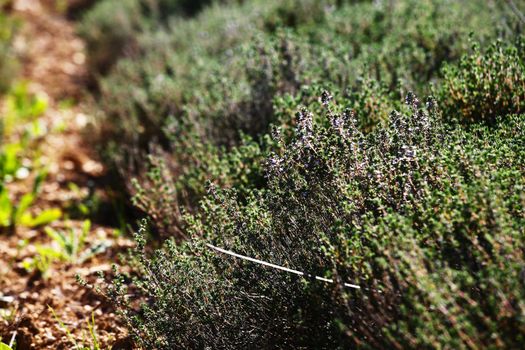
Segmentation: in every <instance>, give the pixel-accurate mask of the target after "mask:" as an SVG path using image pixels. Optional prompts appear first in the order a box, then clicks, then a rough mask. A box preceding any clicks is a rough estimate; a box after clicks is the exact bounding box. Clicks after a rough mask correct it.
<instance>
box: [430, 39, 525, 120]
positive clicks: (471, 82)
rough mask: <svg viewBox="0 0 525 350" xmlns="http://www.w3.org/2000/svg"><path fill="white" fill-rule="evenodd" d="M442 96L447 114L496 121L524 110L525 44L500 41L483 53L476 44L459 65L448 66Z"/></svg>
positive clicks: (441, 91) (520, 40)
mask: <svg viewBox="0 0 525 350" xmlns="http://www.w3.org/2000/svg"><path fill="white" fill-rule="evenodd" d="M444 72H445V78H444V82H443V85H442V86H441V90H440V95H441V96H443V102H444V103H443V105H442V107H443V110H444V113H445V115H447V116H448V117H459V119H460V121H462V122H465V123H469V122H480V121H484V122H488V123H494V121H495V120H496V119H497V117H499V116H503V115H507V114H514V113H516V114H518V113H523V112H524V111H525V43H524V42H523V39H522V38H520V39H519V40H518V41H517V43H516V45H511V44H505V43H503V42H501V41H499V42H497V43H495V44H493V45H491V46H490V47H489V48H488V49H487V50H486V52H482V51H481V50H480V49H479V47H478V46H477V45H476V46H475V48H474V52H473V53H472V54H471V55H468V56H465V57H463V58H462V59H461V61H460V63H459V64H458V65H457V66H448V67H446V69H445V71H444Z"/></svg>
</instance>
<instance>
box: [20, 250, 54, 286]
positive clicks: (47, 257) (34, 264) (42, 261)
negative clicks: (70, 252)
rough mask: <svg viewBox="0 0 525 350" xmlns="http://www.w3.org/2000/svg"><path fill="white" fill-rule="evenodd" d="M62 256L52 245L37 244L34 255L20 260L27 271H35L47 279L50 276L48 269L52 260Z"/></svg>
mask: <svg viewBox="0 0 525 350" xmlns="http://www.w3.org/2000/svg"><path fill="white" fill-rule="evenodd" d="M61 258H62V255H61V254H60V252H58V251H56V250H55V249H54V248H52V247H46V246H41V245H37V246H36V255H35V256H34V257H32V258H26V259H25V260H24V261H22V266H23V268H24V269H25V270H26V271H27V272H31V273H32V272H35V271H37V272H38V273H39V274H40V276H42V278H44V279H47V278H49V276H50V269H51V266H52V264H53V263H54V262H56V261H59V260H60V259H61Z"/></svg>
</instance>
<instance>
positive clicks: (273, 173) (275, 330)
mask: <svg viewBox="0 0 525 350" xmlns="http://www.w3.org/2000/svg"><path fill="white" fill-rule="evenodd" d="M328 96H330V95H329V94H327V93H325V94H323V96H322V98H321V101H322V102H323V105H324V108H325V112H324V113H323V114H324V118H319V119H317V118H313V115H312V114H311V113H310V112H308V111H307V110H306V109H303V110H301V111H299V112H298V113H297V117H296V128H295V131H294V136H293V137H292V138H291V140H290V141H288V142H285V141H283V140H280V141H279V142H280V143H281V146H280V147H279V148H280V149H279V151H278V153H276V154H274V155H272V156H270V157H269V158H268V159H267V160H266V162H265V163H266V166H265V167H266V177H267V181H268V184H267V186H265V188H264V189H262V190H253V191H251V192H250V194H248V195H244V196H239V194H238V191H237V190H236V189H235V188H233V189H229V190H219V189H217V188H216V187H215V186H211V187H210V189H209V193H210V195H209V196H208V197H207V198H206V199H205V200H204V201H203V202H202V210H201V211H200V214H198V215H197V216H189V217H187V221H186V223H187V225H188V226H187V230H188V232H189V233H190V235H191V237H192V239H191V240H190V242H188V243H183V244H182V245H181V246H176V245H175V244H174V243H173V242H171V241H169V242H167V243H166V246H165V248H164V249H162V250H160V251H157V252H155V253H154V254H153V255H151V256H148V255H146V253H145V251H143V250H142V248H143V245H144V242H143V241H141V240H142V238H141V239H139V247H138V249H139V250H138V252H137V261H138V264H139V265H138V271H137V272H138V274H137V277H136V278H135V281H134V284H135V285H136V286H138V287H139V288H140V290H141V291H142V293H143V296H144V298H145V300H148V301H149V302H148V303H147V304H143V305H142V306H141V308H140V311H139V312H138V313H135V312H134V311H133V308H131V307H130V306H129V305H131V304H128V302H129V300H127V299H126V298H125V297H124V295H126V293H127V292H126V288H125V284H124V283H123V281H124V280H125V278H124V276H117V278H116V280H115V283H114V284H113V286H112V287H111V288H110V289H109V293H110V295H112V297H113V298H115V300H116V301H117V302H118V303H119V305H121V306H122V307H123V308H124V310H125V312H124V313H123V316H124V318H125V320H126V321H127V322H128V324H129V326H130V327H131V330H132V331H133V332H134V334H135V335H136V336H137V340H138V342H139V343H140V344H141V345H143V346H144V347H147V348H194V347H197V348H198V347H206V346H219V347H223V346H224V347H225V348H239V347H243V348H246V347H248V348H249V347H253V346H254V345H255V344H257V346H262V347H265V345H264V344H268V345H269V344H281V345H282V346H283V347H308V348H317V347H323V346H325V347H330V348H348V347H352V346H357V345H360V346H364V347H369V348H390V347H396V346H397V347H402V348H422V347H429V348H436V347H451V348H464V347H468V346H476V347H501V346H503V347H510V348H512V347H517V346H519V344H520V343H521V342H522V341H523V338H524V337H525V335H524V334H523V333H522V332H521V331H517V330H519V329H523V327H524V326H525V325H524V324H523V320H522V318H521V314H522V312H523V311H524V310H523V307H522V300H524V298H525V295H524V293H523V288H522V287H521V282H520V277H518V276H519V275H520V273H521V272H520V271H521V270H522V266H523V254H522V253H523V251H524V249H525V246H524V245H523V242H525V241H524V238H525V236H524V235H525V232H524V230H523V227H525V226H524V224H525V216H524V205H525V197H524V196H523V193H524V192H523V188H524V186H525V182H524V179H525V177H524V176H523V165H524V164H525V163H524V162H525V153H524V150H523V147H521V146H520V145H522V144H523V141H524V140H525V134H524V133H523V131H524V130H525V129H524V126H525V125H524V121H525V118H524V117H523V115H519V116H518V115H514V116H512V115H508V116H506V117H505V118H504V119H502V120H501V121H500V123H499V124H498V125H497V127H496V129H488V128H486V127H484V126H478V127H474V128H473V129H472V130H468V131H467V130H464V129H462V128H460V127H450V126H447V125H445V124H443V122H442V118H441V116H440V112H439V111H438V110H436V108H435V106H436V102H435V101H434V100H433V99H429V100H428V103H427V107H426V108H423V109H421V108H420V107H419V101H418V100H417V98H416V97H415V96H414V95H413V94H408V95H407V99H406V100H407V104H408V107H409V111H410V113H406V114H401V113H398V112H393V113H392V114H391V115H390V117H389V122H388V124H387V125H386V126H385V127H384V128H380V129H377V130H374V131H372V132H371V133H370V134H368V135H365V134H363V133H361V132H360V131H359V130H358V129H357V128H356V124H357V121H356V120H355V116H354V115H353V113H351V111H346V112H342V113H334V111H333V110H332V106H334V105H335V103H333V102H332V101H331V100H330V99H329V98H327V97H328ZM321 119H325V120H327V121H328V123H324V122H316V120H321ZM205 242H213V244H215V245H218V246H221V247H226V248H228V249H232V250H234V251H236V252H239V253H242V254H246V255H248V256H252V257H256V258H258V259H262V260H265V261H269V262H273V263H277V264H279V265H284V266H287V267H290V268H294V269H298V270H301V271H307V272H308V273H310V274H312V275H318V276H324V277H326V278H330V279H334V280H336V281H339V283H336V285H335V286H333V285H326V284H322V283H319V282H316V281H311V280H301V279H299V280H298V279H297V278H296V277H294V276H293V275H287V274H283V273H281V272H279V271H275V270H272V269H266V268H262V267H260V266H257V265H253V264H250V263H243V262H239V261H236V260H232V259H231V258H229V257H224V256H216V255H215V253H213V252H210V251H209V250H206V248H205V246H204V243H205ZM341 282H350V283H357V284H359V285H361V286H362V289H361V290H357V291H355V290H350V289H345V288H343V287H341V286H340V283H341ZM500 291H505V292H502V293H500ZM126 305H128V306H127V307H126ZM510 305H513V306H510ZM502 310H505V311H504V312H502ZM504 320H505V321H504ZM247 335H249V336H247Z"/></svg>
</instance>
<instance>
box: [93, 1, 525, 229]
mask: <svg viewBox="0 0 525 350" xmlns="http://www.w3.org/2000/svg"><path fill="white" fill-rule="evenodd" d="M134 3H135V2H134ZM100 6H108V7H109V6H111V5H110V1H106V2H101V3H100ZM130 6H131V5H130ZM133 6H136V8H137V9H139V8H140V6H138V5H133ZM115 11H117V10H115ZM115 11H110V10H105V11H102V10H100V11H95V10H93V12H90V13H88V14H87V15H86V19H85V23H86V24H85V27H87V28H89V29H90V30H93V31H97V30H98V31H99V33H100V35H101V36H102V41H101V42H100V45H103V42H104V40H108V38H106V37H105V35H104V33H107V32H108V30H107V29H104V28H105V27H104V25H102V24H97V21H93V22H90V20H89V18H90V16H101V18H105V20H107V22H108V24H109V25H113V24H114V22H115V21H114V16H113V13H114V12H115ZM137 11H138V10H137ZM109 13H111V14H112V16H111V17H108V14H109ZM124 18H125V19H126V21H128V20H137V21H138V22H140V23H139V24H137V25H138V26H141V28H142V29H141V30H140V34H136V33H137V32H136V31H131V30H130V33H133V34H130V35H131V36H132V37H133V42H134V43H133V45H132V46H133V47H134V48H133V49H132V50H131V49H130V50H129V52H128V57H127V58H125V59H122V60H120V61H118V62H117V63H116V65H115V66H113V67H112V68H111V69H110V71H109V74H108V75H107V77H102V78H100V79H99V80H98V88H99V91H98V93H97V96H98V105H99V107H100V108H101V110H102V111H101V114H100V118H99V119H98V123H97V131H98V135H99V139H98V140H99V141H100V142H99V143H98V144H99V145H100V146H101V153H102V154H104V155H105V157H106V160H107V161H108V164H109V165H113V166H114V169H115V172H116V173H118V174H120V176H121V178H122V180H123V181H122V182H123V183H124V184H125V188H126V189H127V191H129V192H130V193H131V194H132V195H138V196H139V197H140V198H141V200H138V201H136V203H137V205H138V206H139V208H140V209H141V210H143V211H145V212H146V214H149V215H151V216H154V217H159V215H160V216H161V217H162V218H163V219H162V220H157V219H155V220H154V222H159V227H158V230H159V231H161V232H164V234H165V235H172V234H175V235H179V236H183V234H181V232H180V231H181V230H180V215H179V217H177V218H175V217H172V216H170V215H166V213H169V212H170V211H173V212H176V213H179V212H181V210H180V208H181V207H186V206H187V205H188V204H189V206H187V209H188V210H195V208H196V206H195V204H196V203H197V202H198V200H199V198H201V196H202V195H203V193H204V191H203V188H204V186H203V184H204V182H205V180H209V179H213V180H214V181H216V180H217V176H215V175H216V174H222V175H220V176H218V177H220V182H218V183H219V184H220V185H221V186H223V185H224V186H227V187H229V186H236V185H237V184H238V183H237V180H239V178H235V176H236V174H238V170H236V169H241V170H240V172H243V174H238V175H241V176H242V177H243V178H244V179H246V178H247V177H248V178H249V180H248V183H247V184H246V181H245V183H244V184H243V186H245V187H249V188H253V187H258V186H261V185H262V184H263V183H264V180H261V178H262V172H261V171H260V167H258V166H257V165H256V164H258V161H257V160H258V159H260V157H261V155H267V153H268V150H267V149H266V147H267V146H268V144H267V143H266V140H267V138H266V137H265V136H264V135H265V134H267V133H268V132H269V130H270V125H271V124H276V125H279V126H283V127H284V129H285V131H286V129H289V128H288V127H286V125H287V124H288V123H289V122H290V116H291V115H293V113H294V111H295V110H296V109H297V108H298V107H299V106H301V105H303V106H307V107H308V108H309V109H311V110H312V111H313V112H315V109H312V108H311V107H312V106H314V105H315V107H314V108H319V106H320V104H319V102H318V96H319V93H320V90H322V88H329V89H330V90H331V91H332V93H333V94H334V96H336V97H343V98H344V103H345V106H341V109H344V108H351V109H354V110H355V111H356V115H357V118H358V121H359V125H360V127H361V128H362V129H363V130H367V131H370V130H371V129H373V128H374V127H375V126H376V125H378V124H382V123H384V122H385V121H386V120H387V119H388V114H389V113H390V111H392V110H393V109H395V108H397V109H399V108H400V106H399V103H398V101H399V100H400V98H401V96H402V95H404V94H405V93H406V91H408V90H415V91H422V92H424V93H426V92H428V91H429V90H430V89H429V85H428V82H436V81H439V80H440V79H441V77H442V73H441V68H442V67H443V65H444V63H446V62H454V61H456V60H458V59H459V58H460V57H461V55H462V54H463V53H465V52H466V51H468V50H469V48H470V46H471V45H470V43H469V39H468V34H469V33H470V32H474V33H476V34H475V38H476V40H479V41H480V42H481V43H484V42H485V41H486V40H487V39H488V38H493V37H496V36H501V37H507V36H511V35H514V32H513V30H512V29H511V28H518V29H519V28H521V27H520V25H519V24H517V22H518V21H516V18H515V16H514V15H513V14H511V13H509V10H508V8H507V7H505V6H503V5H502V4H493V3H488V2H486V1H473V2H467V3H463V2H462V3H456V2H452V3H451V2H449V1H413V0H405V1H395V2H379V3H378V2H369V1H358V2H356V1H330V0H326V1H310V0H308V1H301V2H300V5H299V3H298V1H296V0H286V1H266V0H264V1H262V0H252V1H245V2H239V3H237V2H229V3H228V4H227V5H211V6H209V7H205V8H204V9H203V10H202V11H201V12H199V13H198V14H196V15H195V16H194V17H191V18H180V17H173V18H171V19H166V20H162V21H160V22H159V20H158V19H156V18H154V17H151V18H150V19H149V20H142V19H140V18H141V17H140V16H139V15H137V16H131V15H130V16H124ZM101 23H102V22H101ZM151 23H153V25H151ZM159 23H162V25H159ZM487 23H491V24H490V25H489V24H487ZM83 26H84V25H83ZM130 26H131V27H132V25H130ZM118 27H119V28H127V27H128V25H127V24H126V25H118ZM110 32H111V33H118V30H117V31H115V32H114V31H110ZM94 42H95V43H99V40H98V39H94ZM97 45H98V44H97ZM110 46H112V47H117V46H118V45H110ZM102 52H105V53H107V54H108V55H109V56H110V57H114V56H115V55H114V54H113V53H111V52H110V51H109V50H106V49H102ZM91 56H92V57H96V54H94V55H91ZM95 59H96V58H95ZM343 107H344V108H343ZM246 138H250V139H251V141H250V144H251V145H254V146H250V147H245V146H243V145H245V141H246ZM256 147H257V148H259V149H258V150H257V149H256ZM230 150H233V152H234V153H238V152H239V150H242V152H243V154H242V155H241V158H242V159H243V162H242V164H244V165H247V164H250V165H249V166H248V169H246V168H245V167H237V168H235V167H233V166H231V165H232V164H231V163H230V162H229V161H228V159H229V158H230V157H231V153H230ZM252 151H253V152H255V153H253V154H250V152H252ZM149 156H154V157H156V158H157V159H158V160H157V161H156V163H162V164H164V165H163V166H164V167H165V168H166V169H167V175H166V174H164V175H163V180H161V182H162V184H163V185H166V186H168V187H170V188H171V189H170V190H169V191H168V192H167V194H164V195H169V197H170V198H169V199H166V200H164V199H161V198H163V197H164V195H160V194H159V193H158V192H162V191H164V188H162V186H160V187H159V184H157V185H154V184H152V183H151V179H150V167H149V164H148V163H149V160H148V158H149ZM252 164H254V165H252ZM232 169H235V170H232ZM244 170H246V172H244ZM248 171H249V174H248ZM163 172H164V173H165V172H166V171H165V170H163ZM212 174H213V175H212ZM229 174H232V175H233V176H234V177H233V178H228V175H229ZM133 177H137V178H138V181H139V184H140V185H139V186H135V185H134V184H132V183H131V179H132V178H133ZM242 181H244V180H242ZM141 188H142V189H141ZM148 192H149V193H151V196H149V195H148V194H147V193H148ZM153 202H156V203H153ZM161 213H162V214H161ZM169 227H172V228H174V227H177V228H176V229H170V228H169Z"/></svg>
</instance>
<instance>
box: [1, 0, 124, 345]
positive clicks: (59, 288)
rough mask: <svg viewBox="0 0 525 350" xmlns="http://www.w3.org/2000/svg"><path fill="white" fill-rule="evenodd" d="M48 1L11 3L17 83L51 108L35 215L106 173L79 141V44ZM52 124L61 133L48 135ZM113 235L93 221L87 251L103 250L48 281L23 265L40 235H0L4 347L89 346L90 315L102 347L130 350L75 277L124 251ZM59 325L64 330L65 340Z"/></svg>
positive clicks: (68, 200) (105, 265)
mask: <svg viewBox="0 0 525 350" xmlns="http://www.w3.org/2000/svg"><path fill="white" fill-rule="evenodd" d="M50 3H53V2H52V1H44V0H15V1H14V6H13V14H14V15H15V16H17V17H19V18H21V20H22V22H23V26H22V28H21V30H20V31H19V33H18V37H17V39H16V41H15V48H16V50H17V52H18V53H19V55H20V57H21V65H22V74H21V75H22V79H23V80H25V81H28V82H29V84H30V85H29V89H30V90H31V91H32V92H33V93H35V94H39V95H43V96H47V99H48V101H49V108H48V110H47V111H46V112H45V115H44V116H43V117H42V118H41V119H42V121H43V122H44V124H45V125H46V127H47V130H49V132H48V133H47V134H46V135H45V136H44V137H43V138H42V139H41V140H39V141H38V144H37V145H35V147H38V148H39V149H40V152H41V154H42V155H41V156H40V159H41V160H42V163H43V164H46V166H47V168H48V170H49V175H48V176H47V178H46V181H45V183H44V184H43V188H42V193H41V195H40V196H39V199H38V202H37V203H36V205H35V208H36V209H35V211H36V212H38V211H39V210H42V209H44V208H50V207H59V208H61V209H62V211H63V212H67V210H68V208H70V207H71V205H72V203H75V202H78V201H80V200H82V198H83V197H85V196H86V195H87V193H88V192H89V188H91V189H93V184H96V183H97V180H98V179H99V178H100V177H101V176H103V175H104V168H103V166H102V165H101V164H100V162H98V160H97V156H96V154H94V153H93V151H92V150H90V148H89V147H88V145H86V142H85V141H84V138H83V137H82V135H81V132H82V130H83V128H85V125H86V123H87V122H88V121H89V116H88V112H86V111H87V110H88V109H87V108H86V107H85V106H84V105H83V101H84V100H85V99H86V97H85V95H84V94H85V81H86V68H85V53H84V43H83V42H82V40H81V39H80V38H78V37H77V36H76V34H75V30H74V25H73V23H71V22H69V21H68V20H67V19H66V18H65V16H64V15H62V14H60V13H58V12H57V11H56V9H54V8H53V7H52V6H50V5H49V4H50ZM64 100H69V101H74V102H73V104H72V105H71V106H69V107H68V108H65V109H64V108H61V107H60V102H61V101H64ZM58 125H64V126H65V127H64V128H62V129H61V130H60V131H54V130H57V128H56V127H57V126H58ZM70 183H74V184H76V185H77V186H78V188H79V190H72V189H70V185H69V184H70ZM8 186H9V185H8ZM27 187H28V184H23V183H22V184H16V185H12V188H11V189H10V191H11V192H12V193H15V194H18V195H20V194H21V193H24V192H26V191H27V190H28V188H27ZM92 191H93V190H92ZM95 192H96V195H97V196H99V198H101V199H102V200H105V199H107V198H108V193H107V192H106V191H104V190H103V189H96V187H95ZM82 222H83V220H72V219H68V220H63V219H62V220H59V221H58V222H55V223H53V224H51V226H52V227H54V228H57V229H60V228H63V227H66V226H68V227H73V228H80V227H81V225H82ZM113 232H114V229H113V228H111V227H105V226H103V225H98V224H96V223H93V225H92V227H91V231H90V233H89V235H88V238H87V243H86V246H87V247H92V246H95V245H97V244H104V245H106V246H107V247H108V248H107V249H106V250H105V251H104V252H102V253H100V254H98V255H96V256H94V257H92V258H90V259H89V260H87V261H85V262H83V263H81V264H73V263H69V262H68V263H66V262H56V263H54V264H53V265H52V267H51V269H50V270H49V276H47V277H46V276H41V274H39V273H37V272H34V273H28V272H27V271H26V270H25V269H24V268H23V267H22V262H23V261H24V260H25V259H27V258H31V257H34V256H35V254H36V246H37V245H39V244H40V245H48V246H51V245H52V244H53V242H52V240H51V239H50V238H49V237H48V236H47V235H46V234H45V232H44V230H43V229H34V230H32V229H27V228H22V227H18V228H17V230H16V232H15V233H14V234H0V311H1V312H2V313H3V314H0V337H1V338H2V339H3V341H4V342H7V343H9V341H10V340H11V338H13V337H14V338H15V339H16V343H17V350H24V349H70V348H73V347H74V344H75V342H77V344H79V345H80V344H82V345H86V346H88V347H89V348H91V347H92V346H93V343H92V342H91V335H90V333H89V330H88V324H87V320H88V319H91V317H92V315H94V318H95V332H96V334H97V339H98V342H99V343H100V346H101V348H103V349H105V348H111V347H112V346H114V345H115V344H116V343H118V344H117V345H116V346H114V348H119V349H126V348H129V347H130V345H129V342H126V341H122V339H124V338H125V337H126V332H125V329H124V328H123V327H122V326H121V325H120V324H119V322H118V320H117V318H116V316H115V313H114V310H113V308H112V305H110V304H108V303H107V302H106V301H105V300H104V298H103V297H101V296H99V295H97V294H96V293H94V292H92V291H90V290H87V289H85V288H83V287H81V286H80V285H79V284H78V283H77V282H76V278H75V275H76V274H79V275H80V276H82V277H83V278H84V279H85V280H87V281H88V282H89V283H96V281H97V277H96V272H97V271H108V270H110V267H111V264H112V263H113V262H114V261H116V256H117V253H118V252H119V251H123V250H124V249H126V247H129V246H130V242H129V240H127V239H124V238H117V237H115V235H114V234H113ZM51 308H52V309H53V310H54V312H55V313H56V317H55V316H54V315H53V313H52V311H51ZM57 319H59V320H60V322H62V323H63V324H64V325H65V326H66V327H67V329H68V331H69V332H70V333H71V335H70V336H68V335H67V332H66V330H65V329H64V327H61V325H60V322H58V321H57ZM72 339H74V341H73V340H72ZM84 340H85V341H84Z"/></svg>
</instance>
